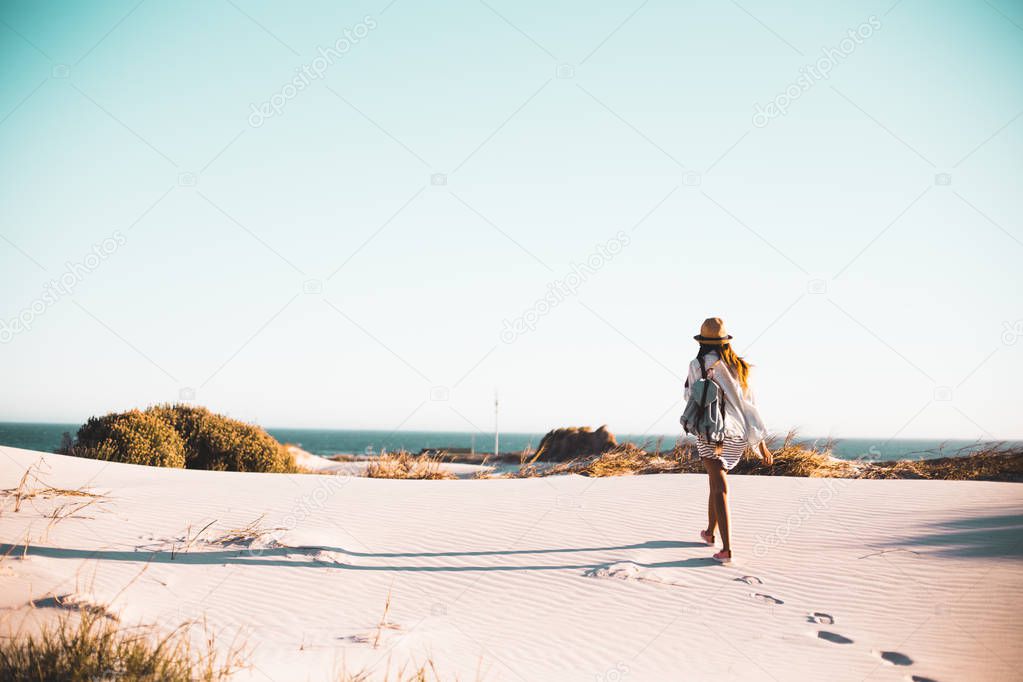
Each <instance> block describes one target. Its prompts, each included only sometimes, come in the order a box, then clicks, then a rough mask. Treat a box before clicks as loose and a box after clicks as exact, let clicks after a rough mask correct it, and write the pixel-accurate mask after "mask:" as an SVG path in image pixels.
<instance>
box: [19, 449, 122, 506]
mask: <svg viewBox="0 0 1023 682" xmlns="http://www.w3.org/2000/svg"><path fill="white" fill-rule="evenodd" d="M41 467H42V460H40V461H39V462H36V463H35V464H33V465H31V466H30V467H29V468H27V469H25V473H24V474H22V476H21V480H20V481H19V482H18V487H17V488H7V489H5V490H0V496H3V497H5V498H6V497H13V498H14V511H15V512H18V511H21V503H22V502H24V501H25V500H31V499H33V498H36V497H40V498H43V499H48V498H51V497H88V498H91V499H90V501H89V502H88V503H86V504H85V505H83V506H88V505H89V504H92V503H93V502H95V501H96V500H97V499H98V498H101V497H104V495H100V494H99V493H93V492H89V491H88V490H85V488H79V489H77V490H68V489H66V488H55V487H53V486H51V485H50V484H48V483H46V482H45V481H43V480H42V479H41V478H39V473H38V472H39V471H40V469H41ZM32 482H34V483H36V484H38V486H39V487H36V488H33V487H31V484H32Z"/></svg>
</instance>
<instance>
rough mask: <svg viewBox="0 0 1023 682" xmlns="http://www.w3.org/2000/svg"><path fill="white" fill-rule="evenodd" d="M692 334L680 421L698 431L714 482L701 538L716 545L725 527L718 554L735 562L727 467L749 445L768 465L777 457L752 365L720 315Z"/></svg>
mask: <svg viewBox="0 0 1023 682" xmlns="http://www.w3.org/2000/svg"><path fill="white" fill-rule="evenodd" d="M693 338H694V339H696V340H697V341H698V342H699V344H700V350H699V352H698V353H697V354H696V358H695V359H693V361H692V362H690V363H689V378H688V379H687V380H686V386H685V398H686V401H687V402H686V411H685V413H683V415H682V419H681V422H682V426H683V427H685V430H686V432H687V433H690V434H692V435H695V436H696V451H697V453H699V455H700V459H701V461H702V462H703V466H704V468H705V469H706V470H707V477H708V479H709V482H710V496H709V498H708V501H707V530H701V531H700V538H702V539H703V541H704V542H706V543H707V544H708V545H713V544H714V530H715V528H716V529H718V530H720V531H721V544H722V550H721V551H720V552H718V553H717V554H715V555H714V559H716V560H717V561H720V562H721V563H725V564H727V563H731V561H732V538H731V535H730V528H729V525H730V524H729V517H728V474H727V472H728V471H730V470H731V469H732V468H733V467H734V466H735V465H736V464H738V463H739V459H741V458H742V454H743V452H745V450H746V448H747V447H749V448H752V449H753V450H754V452H756V453H757V455H758V456H759V457H760V458H761V459H762V460H763V461H764V463H765V464H768V465H770V464H772V463H773V462H774V457H773V456H772V455H771V451H770V450H768V449H767V444H766V443H765V442H764V438H765V437H766V436H767V429H766V427H765V426H764V422H763V420H762V419H761V418H760V412H758V411H757V408H756V405H755V404H754V402H753V392H752V391H751V390H750V387H749V369H750V365H749V363H748V362H746V361H745V360H744V359H742V358H740V357H739V356H738V355H736V354H735V351H734V350H732V346H731V344H730V343H729V341H731V340H732V337H731V336H730V335H729V334H728V333H727V332H726V331H725V323H724V322H722V321H721V318H719V317H711V318H708V319H707V320H704V322H703V326H701V327H700V333H699V334H698V335H697V336H694V337H693Z"/></svg>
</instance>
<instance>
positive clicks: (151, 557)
mask: <svg viewBox="0 0 1023 682" xmlns="http://www.w3.org/2000/svg"><path fill="white" fill-rule="evenodd" d="M694 547H702V548H706V547H707V545H705V544H703V543H702V542H679V541H674V540H651V541H649V542H643V543H637V544H632V545H617V546H608V547H573V548H551V549H508V550H480V551H472V552H356V551H353V550H348V549H345V548H343V547H327V546H303V547H273V548H267V549H230V550H215V551H211V552H201V551H200V552H179V551H168V550H157V551H147V550H132V551H127V550H107V549H100V550H92V549H70V548H64V547H45V546H40V545H28V546H25V545H10V544H0V556H7V555H13V556H18V555H22V554H24V555H28V556H42V557H49V558H53V559H82V560H89V559H92V560H99V561H135V562H141V563H155V564H172V563H173V564H189V565H211V564H220V565H228V564H232V565H238V566H290V567H293V568H298V567H314V568H340V569H346V570H352V571H404V572H424V573H462V572H473V571H480V572H487V571H557V570H571V569H578V570H586V569H594V568H600V567H602V566H607V565H608V564H612V563H616V562H618V561H630V562H631V563H634V564H636V565H637V566H640V567H642V568H699V567H704V566H715V565H718V564H717V562H715V561H714V560H713V559H711V558H710V557H691V558H688V559H679V560H675V561H659V562H653V563H641V562H638V561H634V560H631V559H629V558H628V557H617V558H616V557H613V556H612V557H608V558H607V559H606V560H604V561H600V562H596V563H580V564H525V565H522V564H509V565H498V566H402V565H371V566H366V565H358V564H351V563H346V562H344V561H337V560H335V559H330V560H322V559H316V558H310V560H308V561H302V560H301V559H296V558H294V557H295V556H296V555H298V556H299V557H301V556H308V557H315V556H316V555H318V554H319V553H320V552H329V553H331V554H343V555H347V556H351V557H359V558H379V559H397V558H444V557H479V556H521V555H535V554H567V553H572V552H620V551H631V550H651V549H683V548H694Z"/></svg>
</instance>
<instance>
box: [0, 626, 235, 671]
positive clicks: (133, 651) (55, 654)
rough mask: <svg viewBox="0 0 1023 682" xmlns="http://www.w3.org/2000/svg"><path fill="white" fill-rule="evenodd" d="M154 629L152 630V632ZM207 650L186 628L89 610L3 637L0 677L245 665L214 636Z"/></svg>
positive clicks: (221, 668)
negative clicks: (121, 621)
mask: <svg viewBox="0 0 1023 682" xmlns="http://www.w3.org/2000/svg"><path fill="white" fill-rule="evenodd" d="M147 635H150V636H147ZM202 639H203V641H205V642H206V645H207V649H206V651H195V650H193V648H192V646H191V643H190V638H189V636H188V633H187V630H181V629H179V630H175V631H174V632H172V633H171V634H169V635H159V634H156V633H155V632H151V633H146V632H145V631H144V630H142V631H140V630H139V628H137V627H133V628H130V629H120V628H118V627H117V625H116V623H115V622H114V621H113V620H111V619H109V618H108V617H107V616H104V615H102V614H99V613H94V612H91V611H88V610H85V611H82V612H80V613H79V614H77V618H74V617H72V616H71V615H67V616H64V617H62V618H61V619H60V620H59V621H58V622H57V623H56V624H55V625H49V626H45V627H43V628H42V630H41V631H39V632H38V633H35V634H29V635H25V634H22V633H18V634H16V635H14V636H11V637H3V638H0V680H5V682H50V681H51V680H63V681H68V682H93V681H95V680H145V681H147V682H150V681H151V682H158V681H159V682H165V681H166V682H191V681H193V680H201V681H202V682H216V681H218V680H226V679H228V677H229V676H230V675H231V674H232V673H233V672H234V671H235V670H237V669H239V667H240V656H241V654H240V652H239V651H238V650H237V649H232V650H231V651H228V652H225V653H224V654H218V653H217V652H216V650H215V649H214V647H213V644H214V642H213V639H212V637H203V638H202Z"/></svg>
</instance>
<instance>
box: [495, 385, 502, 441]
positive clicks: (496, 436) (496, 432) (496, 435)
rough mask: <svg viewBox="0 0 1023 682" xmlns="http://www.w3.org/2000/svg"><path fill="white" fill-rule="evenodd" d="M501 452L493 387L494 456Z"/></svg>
mask: <svg viewBox="0 0 1023 682" xmlns="http://www.w3.org/2000/svg"><path fill="white" fill-rule="evenodd" d="M499 454H501V432H500V430H498V427H497V389H496V388H495V389H494V456H495V457H496V456H497V455H499Z"/></svg>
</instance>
